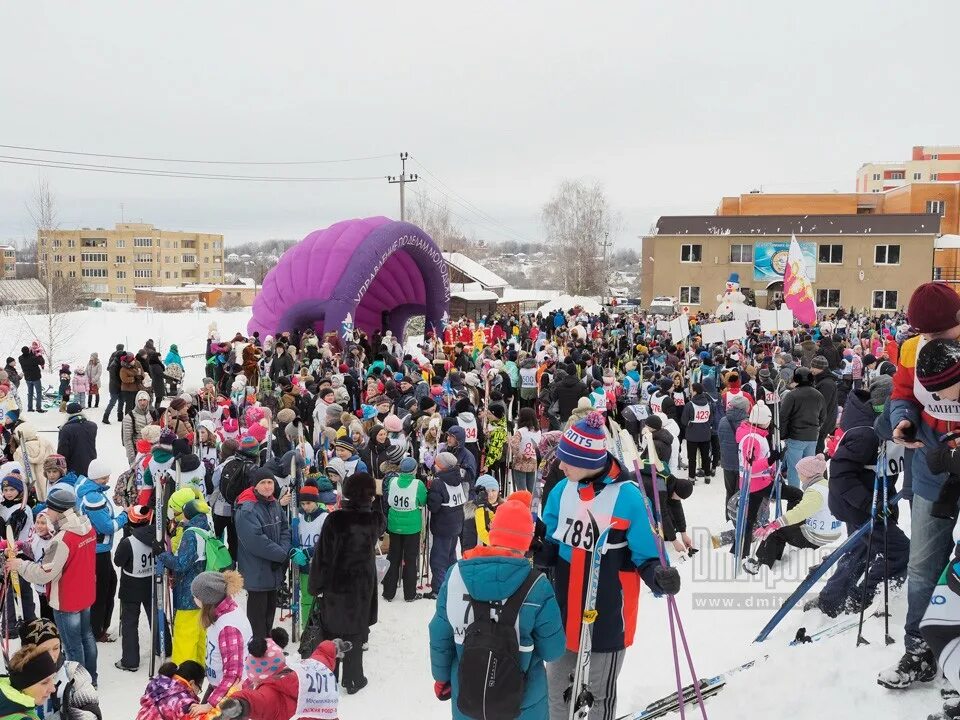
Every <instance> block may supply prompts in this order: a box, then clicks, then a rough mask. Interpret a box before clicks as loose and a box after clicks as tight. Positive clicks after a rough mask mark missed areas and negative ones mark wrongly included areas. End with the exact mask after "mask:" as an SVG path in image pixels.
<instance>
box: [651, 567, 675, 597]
mask: <svg viewBox="0 0 960 720" xmlns="http://www.w3.org/2000/svg"><path fill="white" fill-rule="evenodd" d="M653 578H654V580H656V582H657V587H659V588H660V592H662V593H663V594H664V595H676V594H677V593H678V592H680V573H679V572H677V569H676V568H674V567H664V566H663V565H660V566H658V567H657V569H656V570H655V571H654V573H653Z"/></svg>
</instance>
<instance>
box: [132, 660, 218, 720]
mask: <svg viewBox="0 0 960 720" xmlns="http://www.w3.org/2000/svg"><path fill="white" fill-rule="evenodd" d="M203 680H204V674H203V665H200V664H199V663H196V662H194V661H193V660H187V661H185V662H183V663H181V664H180V665H179V666H177V664H176V663H172V662H165V663H164V664H163V665H161V666H160V668H159V670H157V675H156V677H153V678H150V682H149V683H147V689H146V691H145V692H144V693H143V697H141V698H140V711H139V712H138V713H137V720H182V718H185V717H187V716H188V713H189V712H190V708H191V707H192V706H194V705H197V704H199V702H200V690H201V688H202V687H203Z"/></svg>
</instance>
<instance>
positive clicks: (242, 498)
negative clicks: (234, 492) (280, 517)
mask: <svg viewBox="0 0 960 720" xmlns="http://www.w3.org/2000/svg"><path fill="white" fill-rule="evenodd" d="M258 502H260V503H264V504H270V503H272V502H276V500H275V499H274V498H273V497H269V498H264V497H261V496H259V495H257V493H256V491H255V490H254V489H253V488H252V487H248V488H247V489H246V490H244V491H243V492H242V493H240V495H239V496H238V497H237V502H236V504H237V505H242V504H243V503H258Z"/></svg>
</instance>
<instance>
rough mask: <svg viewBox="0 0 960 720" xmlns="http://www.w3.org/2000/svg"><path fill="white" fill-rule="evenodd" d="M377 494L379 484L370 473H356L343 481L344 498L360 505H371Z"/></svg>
mask: <svg viewBox="0 0 960 720" xmlns="http://www.w3.org/2000/svg"><path fill="white" fill-rule="evenodd" d="M376 494H377V484H376V483H375V482H374V480H373V477H372V476H371V475H370V474H369V473H365V472H358V473H354V474H353V475H351V476H350V477H348V478H347V479H346V480H344V481H343V497H344V498H345V499H346V500H350V501H351V502H353V503H357V504H359V505H369V504H370V503H371V502H373V498H374V497H375V496H376Z"/></svg>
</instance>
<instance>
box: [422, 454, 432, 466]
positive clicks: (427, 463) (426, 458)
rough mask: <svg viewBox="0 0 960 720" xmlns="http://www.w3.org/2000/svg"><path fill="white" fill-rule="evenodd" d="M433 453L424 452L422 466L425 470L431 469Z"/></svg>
mask: <svg viewBox="0 0 960 720" xmlns="http://www.w3.org/2000/svg"><path fill="white" fill-rule="evenodd" d="M433 459H434V458H433V453H430V452H425V453H424V454H423V465H424V467H427V468H433Z"/></svg>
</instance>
